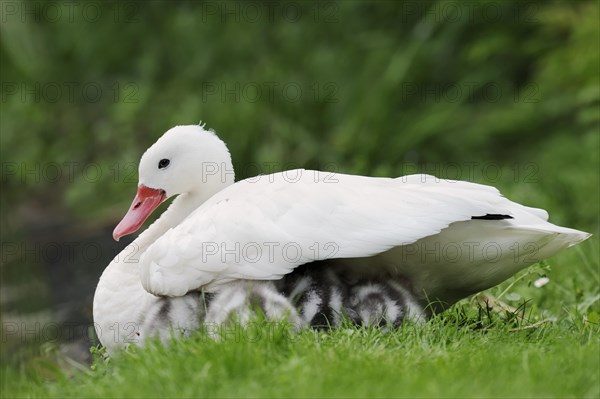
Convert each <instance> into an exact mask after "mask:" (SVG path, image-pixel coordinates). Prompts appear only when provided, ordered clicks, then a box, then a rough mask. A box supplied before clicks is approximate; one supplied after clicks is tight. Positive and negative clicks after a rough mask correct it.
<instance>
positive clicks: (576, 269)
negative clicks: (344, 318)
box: [2, 237, 600, 398]
mask: <svg viewBox="0 0 600 399" xmlns="http://www.w3.org/2000/svg"><path fill="white" fill-rule="evenodd" d="M597 245H598V239H597V238H595V237H594V238H593V239H592V240H591V241H589V242H586V243H584V244H582V245H581V248H580V249H579V250H577V249H571V250H569V251H565V252H564V253H562V254H561V255H559V256H558V257H556V258H553V259H551V260H550V261H549V262H548V263H547V264H543V265H537V266H534V267H532V268H530V269H529V270H527V271H525V272H524V273H522V274H520V275H519V276H517V277H515V278H513V279H512V280H511V281H508V282H506V283H504V284H502V285H501V286H499V287H496V288H494V289H492V290H491V293H492V294H493V295H496V296H502V299H503V300H505V301H507V302H508V304H511V305H514V306H515V307H517V308H519V310H520V311H524V314H525V319H521V318H519V317H516V316H515V314H499V313H495V312H491V311H489V310H488V309H486V307H485V306H483V307H482V306H478V305H476V304H475V302H474V301H473V300H465V301H463V302H461V303H459V304H457V305H456V306H454V307H453V308H452V309H450V310H449V311H448V312H446V313H444V314H443V315H438V316H437V317H435V318H434V319H433V320H431V321H430V322H428V323H426V324H425V325H420V326H419V325H405V326H403V327H401V328H398V329H393V330H390V331H385V330H379V329H374V328H356V327H350V326H345V327H342V328H339V329H336V330H334V331H330V332H323V331H319V332H315V331H304V332H302V333H300V334H299V335H289V334H284V333H282V331H283V330H273V329H272V328H268V326H266V327H265V326H263V327H261V328H258V329H252V330H248V331H245V332H244V331H243V330H240V329H238V330H231V331H230V334H228V335H227V336H226V337H225V338H224V339H222V340H219V341H215V340H212V339H210V338H208V337H207V336H206V334H203V333H201V332H200V333H198V334H196V335H194V336H193V337H191V338H189V339H185V340H180V341H177V342H173V343H172V344H171V345H170V346H169V347H164V346H162V345H160V344H158V343H155V342H153V343H150V344H149V345H148V346H147V347H146V348H130V349H129V350H127V351H124V352H122V353H120V354H118V355H117V356H114V357H112V358H111V359H110V360H109V361H105V360H104V359H103V357H102V355H101V353H96V355H95V357H96V360H95V362H94V365H93V366H92V368H91V369H90V368H82V369H80V370H78V371H73V370H71V372H66V371H64V370H59V369H58V368H56V366H54V365H53V364H54V363H52V362H50V363H44V362H43V361H40V359H38V360H37V361H36V362H35V363H33V364H29V365H28V366H22V367H21V368H15V367H12V368H4V369H3V374H2V396H3V397H7V398H8V397H11V398H12V397H82V396H85V397H315V396H318V397H364V396H370V397H502V398H504V397H519V398H522V397H572V398H597V397H599V396H600V342H599V337H600V328H599V326H598V310H599V303H598V299H597V298H598V294H599V291H600V288H599V284H598V279H599V273H598V258H597V256H598V255H597V251H596V248H597ZM557 265H560V267H558V266H557ZM548 269H552V270H548ZM546 274H547V275H548V276H549V277H550V279H551V282H550V283H549V284H548V285H547V286H545V287H543V288H535V287H534V286H533V285H532V284H531V283H532V282H533V281H534V280H535V279H536V278H538V277H539V276H540V275H546ZM519 298H520V299H519ZM233 331H234V332H233ZM42 359H43V357H42Z"/></svg>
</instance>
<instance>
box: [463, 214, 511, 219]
mask: <svg viewBox="0 0 600 399" xmlns="http://www.w3.org/2000/svg"><path fill="white" fill-rule="evenodd" d="M471 219H472V220H504V219H513V217H512V216H510V215H502V214H499V213H486V214H485V215H484V216H471Z"/></svg>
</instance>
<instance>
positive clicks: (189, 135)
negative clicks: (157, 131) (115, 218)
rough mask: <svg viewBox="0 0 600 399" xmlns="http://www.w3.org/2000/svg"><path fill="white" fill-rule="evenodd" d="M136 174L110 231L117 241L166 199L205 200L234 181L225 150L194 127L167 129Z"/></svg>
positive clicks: (211, 135) (209, 133)
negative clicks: (130, 192) (122, 211)
mask: <svg viewBox="0 0 600 399" xmlns="http://www.w3.org/2000/svg"><path fill="white" fill-rule="evenodd" d="M138 172H139V182H138V189H137V193H136V195H135V198H134V199H133V202H132V204H131V207H130V208H129V210H128V211H127V214H126V215H125V216H124V217H123V219H122V220H121V222H120V223H119V224H118V225H117V227H116V228H115V230H114V231H113V238H114V239H115V240H117V241H118V240H119V238H121V237H123V236H125V235H127V234H131V233H133V232H135V231H137V230H138V229H139V228H140V227H141V226H142V224H143V223H144V221H145V220H146V219H147V218H148V216H150V214H151V213H152V212H153V211H154V210H155V209H156V208H157V207H158V206H159V205H160V204H161V203H163V202H164V201H165V200H167V199H168V198H170V197H173V196H176V195H194V194H199V195H201V196H202V197H204V198H208V197H210V196H212V195H213V194H215V193H217V192H218V191H220V190H222V189H223V188H225V187H227V186H228V185H230V184H232V183H233V181H234V173H233V165H232V162H231V155H230V154H229V150H228V149H227V146H226V145H225V143H224V142H223V141H222V140H221V139H219V138H218V137H217V135H216V134H215V133H214V132H212V131H208V130H205V129H204V128H203V126H198V125H191V126H175V127H174V128H172V129H169V130H168V131H167V132H166V133H165V134H163V135H162V137H161V138H159V139H158V140H157V141H156V143H154V144H153V145H152V146H151V147H150V148H148V149H147V150H146V152H145V153H144V155H142V158H141V160H140V164H139V168H138Z"/></svg>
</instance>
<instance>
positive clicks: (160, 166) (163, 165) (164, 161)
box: [158, 158, 171, 169]
mask: <svg viewBox="0 0 600 399" xmlns="http://www.w3.org/2000/svg"><path fill="white" fill-rule="evenodd" d="M170 163H171V161H169V160H168V159H166V158H165V159H161V160H160V161H158V169H164V168H166V167H167V166H169V164H170Z"/></svg>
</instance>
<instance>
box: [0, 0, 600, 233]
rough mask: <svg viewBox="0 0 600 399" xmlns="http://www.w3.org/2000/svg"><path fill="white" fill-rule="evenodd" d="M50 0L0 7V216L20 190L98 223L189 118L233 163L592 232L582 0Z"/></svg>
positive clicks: (590, 11)
mask: <svg viewBox="0 0 600 399" xmlns="http://www.w3.org/2000/svg"><path fill="white" fill-rule="evenodd" d="M6 3H10V4H12V5H15V6H16V7H17V12H16V13H13V9H12V8H11V9H9V10H7V9H6ZM55 4H57V3H55ZM58 4H59V10H60V11H61V12H62V14H61V15H59V18H52V16H54V15H55V14H52V13H53V10H51V9H47V8H46V9H45V8H44V7H45V6H44V2H36V1H32V2H24V3H21V2H5V3H3V7H4V9H3V16H2V18H3V21H2V27H1V33H2V35H1V38H0V42H1V44H2V46H1V48H0V54H1V58H2V60H1V62H2V65H1V66H2V84H3V87H2V118H1V126H0V127H1V133H2V134H1V152H0V156H1V158H2V163H3V173H2V194H1V196H2V197H1V199H2V205H3V206H2V208H3V209H2V219H3V220H2V224H3V227H4V228H7V227H8V229H9V231H16V230H18V228H19V227H20V224H21V221H20V220H19V213H18V212H15V210H17V209H18V208H19V206H27V205H29V206H31V203H32V202H34V203H37V204H38V205H39V206H40V207H41V208H42V210H43V213H44V214H45V215H47V216H48V217H49V215H68V214H71V213H73V212H74V213H75V215H78V216H77V217H78V218H80V219H84V218H85V219H92V220H94V219H95V220H100V219H110V220H111V223H112V222H113V221H114V219H115V218H116V217H118V216H119V215H120V214H121V212H123V211H124V209H125V207H126V205H125V204H128V202H129V201H130V199H131V196H132V194H133V190H134V186H135V181H136V172H135V167H134V165H133V164H131V162H135V163H137V161H138V159H139V157H140V155H141V154H142V152H143V151H144V149H145V148H147V147H148V146H149V145H150V144H152V143H153V142H154V140H155V139H156V138H158V137H159V136H160V135H161V134H162V133H163V132H164V131H165V130H167V129H168V128H170V127H172V126H173V125H176V124H196V123H198V121H199V120H202V121H205V122H206V123H207V127H209V128H213V129H214V130H216V131H217V132H218V134H219V135H220V136H221V137H222V138H223V139H224V140H225V141H226V142H227V143H228V146H229V148H230V150H231V152H232V154H233V157H234V161H235V164H236V165H237V166H238V178H243V177H248V176H249V175H252V174H253V173H256V172H257V168H256V167H255V166H256V165H258V166H259V167H261V166H263V165H265V163H269V162H278V163H279V164H277V166H276V167H275V169H276V170H278V169H288V168H293V167H307V168H325V169H335V170H336V171H340V172H346V173H359V174H374V175H385V176H397V175H401V174H404V173H408V172H416V171H425V172H430V173H434V174H438V175H441V176H442V177H444V175H446V176H447V177H458V178H462V179H466V180H475V181H480V182H484V183H488V184H492V185H496V186H498V187H499V188H501V189H502V190H503V191H504V192H505V194H506V195H507V196H508V197H510V198H512V199H514V200H517V201H521V202H523V203H526V204H528V205H533V206H540V207H545V208H546V209H548V210H549V211H550V212H551V215H552V217H553V220H554V221H556V222H558V223H564V224H569V225H571V226H573V227H577V228H581V229H584V230H585V229H587V230H592V231H595V230H596V229H597V223H598V220H597V218H598V204H599V195H598V170H599V167H600V164H599V160H598V157H599V148H600V147H599V142H598V141H599V139H598V128H599V123H600V111H599V103H600V78H599V65H600V61H599V51H598V38H599V27H598V26H599V25H598V14H599V11H598V2H596V1H581V2H579V1H556V2H555V1H549V2H548V1H540V2H537V1H526V2H523V1H508V0H507V1H504V0H503V1H481V2H477V4H476V5H473V4H474V2H467V3H464V4H462V3H460V2H450V3H449V2H443V1H422V2H421V1H405V2H395V1H373V2H359V1H339V2H321V3H316V2H292V3H281V4H276V5H274V4H273V3H272V2H267V3H262V2H252V3H250V4H253V5H254V7H255V8H256V10H259V12H260V13H261V15H259V16H258V17H256V13H255V12H254V11H255V10H254V9H250V8H248V6H247V4H249V3H243V2H223V3H222V2H199V1H178V2H177V1H173V2H148V3H143V2H124V3H123V2H101V3H94V4H96V6H95V7H96V8H97V9H98V10H100V13H99V14H100V15H97V17H96V14H94V13H93V12H92V11H94V10H91V11H90V10H85V9H84V5H80V6H78V7H75V8H74V9H73V13H72V18H71V15H69V14H68V13H67V9H66V8H65V7H64V5H62V6H61V4H62V3H58ZM292 6H293V8H291V7H292ZM449 7H450V8H449ZM451 7H453V8H451ZM23 9H25V10H26V11H27V10H29V11H31V10H33V11H31V12H29V11H28V12H27V13H23ZM228 10H229V11H228ZM231 10H233V11H231ZM236 10H237V11H236ZM269 10H270V11H273V12H270V11H269ZM456 10H458V11H456ZM9 11H10V12H9ZM293 11H295V12H296V13H294V12H293ZM86 12H87V14H86ZM457 13H458V14H457ZM86 15H87V17H86ZM90 15H91V16H92V17H90ZM36 85H37V86H36ZM55 86H57V87H58V90H59V94H60V96H59V98H58V99H56V97H57V96H56V87H55ZM71 87H72V88H73V89H72V91H71V92H70V90H71V89H70V88H71ZM36 88H37V89H36ZM98 88H100V92H99V93H100V94H98ZM270 88H272V89H273V90H272V91H270ZM284 88H285V89H284ZM298 88H300V90H301V95H299V96H298V95H297V89H298ZM53 90H54V91H53ZM86 90H87V91H86ZM295 90H296V91H295ZM232 91H233V94H232ZM36 92H37V94H35V93H36ZM257 93H259V94H260V95H258V94H257ZM269 93H271V94H273V95H272V96H270V95H269ZM71 94H72V95H71ZM55 99H56V101H54V100H55ZM54 163H55V164H58V165H59V166H60V168H61V169H60V172H61V178H60V179H54V178H53V177H54V176H55V173H54V172H55V170H52V169H51V168H52V165H55V164H54ZM65 163H66V164H65ZM90 164H94V165H98V168H95V167H94V168H91V167H90V166H89V165H90ZM48 165H51V166H48ZM65 165H67V166H65ZM68 165H73V166H68ZM248 165H253V166H252V167H249V166H248ZM448 165H458V166H459V169H458V175H457V169H456V168H454V169H453V168H451V167H448ZM468 165H475V166H474V169H470V167H469V166H468ZM490 165H491V169H490V168H489V166H490ZM496 166H498V167H499V168H501V175H500V176H497V177H496V175H497V173H496V172H494V171H493V170H494V169H495V168H496ZM26 168H30V169H32V168H33V169H34V170H35V168H37V169H38V172H37V173H38V177H39V176H41V178H36V175H35V173H36V172H33V174H25V175H23V171H24V170H26ZM71 168H73V169H71ZM86 168H87V169H86ZM90 168H91V169H90ZM486 168H487V169H486ZM98 170H99V171H100V172H101V175H98V176H97V171H98ZM469 170H472V171H474V173H468V171H469ZM116 171H118V173H117V172H116ZM261 171H262V172H266V171H267V170H265V169H262V170H261ZM71 172H72V173H71ZM83 172H86V173H83ZM116 173H117V174H116ZM490 173H492V175H493V176H494V177H490ZM45 174H47V175H48V176H45ZM49 176H50V178H49ZM86 176H87V178H86ZM55 180H56V181H55ZM18 204H21V205H18ZM22 204H25V205H22ZM69 218H71V216H69Z"/></svg>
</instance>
